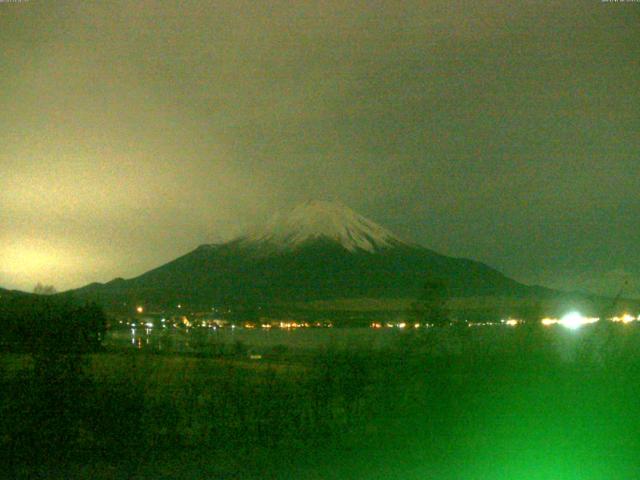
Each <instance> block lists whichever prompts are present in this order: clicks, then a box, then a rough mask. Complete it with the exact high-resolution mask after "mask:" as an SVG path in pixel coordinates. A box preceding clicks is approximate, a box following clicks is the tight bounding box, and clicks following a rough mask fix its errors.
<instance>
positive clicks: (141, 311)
mask: <svg viewBox="0 0 640 480" xmlns="http://www.w3.org/2000/svg"><path fill="white" fill-rule="evenodd" d="M136 312H138V313H143V312H144V307H142V306H138V307H136Z"/></svg>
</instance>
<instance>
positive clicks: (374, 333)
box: [105, 325, 632, 360]
mask: <svg viewBox="0 0 640 480" xmlns="http://www.w3.org/2000/svg"><path fill="white" fill-rule="evenodd" d="M521 328H522V327H510V326H493V327H485V328H466V329H455V328H444V329H428V330H424V329H422V330H421V331H418V330H415V331H414V330H413V329H411V330H409V331H407V330H404V331H403V330H400V329H374V328H305V329H294V330H288V329H245V328H235V329H233V328H171V327H162V326H161V327H155V328H150V327H146V328H139V327H138V328H131V329H129V330H124V329H122V330H113V331H111V332H109V333H108V335H107V337H106V341H105V346H107V347H111V348H119V349H122V348H124V349H127V348H134V349H137V350H144V351H149V352H158V353H159V352H166V353H184V354H205V355H214V356H215V355H226V354H234V355H238V354H242V355H246V356H248V357H249V358H257V357H258V356H260V355H262V354H269V353H273V352H280V353H283V352H288V353H303V352H310V351H314V350H318V349H322V348H337V349H342V348H347V347H348V348H363V349H368V350H381V349H385V348H390V347H401V348H404V347H407V346H411V347H412V348H413V349H415V347H416V346H417V347H418V349H420V348H423V349H425V351H426V350H428V351H429V352H430V353H431V354H433V353H438V352H439V353H442V354H451V353H452V354H460V353H464V351H466V350H467V349H475V348H477V347H481V348H482V350H483V351H485V352H487V353H491V351H492V350H494V351H497V350H499V349H500V348H504V347H505V345H508V344H511V345H513V341H514V339H515V337H514V336H516V337H517V336H518V335H519V332H520V339H522V338H523V337H522V335H521V334H522V333H524V332H525V331H524V330H520V329H521ZM630 328H632V327H631V326H625V327H623V328H622V330H621V331H620V332H619V334H617V335H614V337H610V336H609V335H607V334H604V332H600V331H598V330H597V329H596V328H595V327H594V326H593V325H589V326H585V327H583V328H581V329H579V330H571V329H565V328H562V327H560V326H557V327H550V328H545V329H544V331H545V332H544V337H539V338H538V339H537V341H543V342H545V343H548V344H549V346H550V347H551V348H552V349H554V350H555V351H556V352H557V353H558V354H559V356H560V357H561V358H562V359H564V360H571V359H574V358H575V357H576V355H583V354H584V350H585V349H587V350H589V351H592V353H593V352H596V351H597V350H598V349H602V348H609V349H610V348H614V349H615V348H616V346H615V345H614V344H615V343H616V342H624V341H625V340H624V339H625V337H626V334H625V331H626V332H627V333H630V330H629V329H630ZM611 338H614V341H613V343H611V342H612V340H611Z"/></svg>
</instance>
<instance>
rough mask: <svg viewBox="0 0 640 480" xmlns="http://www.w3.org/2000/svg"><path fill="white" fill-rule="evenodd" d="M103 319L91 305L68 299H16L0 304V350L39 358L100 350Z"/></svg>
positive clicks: (103, 325)
mask: <svg viewBox="0 0 640 480" xmlns="http://www.w3.org/2000/svg"><path fill="white" fill-rule="evenodd" d="M105 329H106V316H105V314H104V312H103V310H102V309H101V308H100V307H99V306H98V305H96V304H94V303H87V304H79V303H77V302H75V301H74V300H73V298H72V297H65V296H63V297H51V296H41V295H20V296H17V297H12V298H8V299H7V300H5V301H3V302H1V303H0V347H1V348H2V349H4V350H5V351H12V352H27V353H33V354H41V353H46V352H52V353H53V352H56V353H87V352H94V351H97V350H99V349H100V345H101V342H102V339H103V337H104V334H105Z"/></svg>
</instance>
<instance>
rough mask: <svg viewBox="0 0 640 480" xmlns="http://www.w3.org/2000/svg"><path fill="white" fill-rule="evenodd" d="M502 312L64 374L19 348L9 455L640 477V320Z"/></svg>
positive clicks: (285, 472) (119, 465)
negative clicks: (549, 324) (266, 355)
mask: <svg viewBox="0 0 640 480" xmlns="http://www.w3.org/2000/svg"><path fill="white" fill-rule="evenodd" d="M487 329H494V330H484V331H481V330H482V329H474V328H459V329H454V328H451V329H443V330H438V331H431V332H427V331H425V332H415V331H414V332H406V334H405V335H400V336H398V338H397V341H396V342H395V343H394V344H393V345H390V346H389V347H388V348H387V349H386V350H382V351H375V352H372V351H369V350H367V349H364V348H361V347H357V346H354V347H352V348H350V347H345V348H341V349H335V348H323V349H320V350H318V351H316V352H314V353H313V355H305V356H302V357H299V356H298V357H294V356H293V355H292V356H291V357H290V358H287V357H286V356H283V357H282V358H280V359H278V361H264V362H262V361H249V360H247V359H246V358H245V357H237V358H234V357H231V356H230V357H227V358H208V357H206V356H199V357H194V356H179V355H152V354H145V353H142V352H136V351H129V352H117V353H103V354H94V355H90V356H87V357H85V358H84V359H81V358H75V359H73V360H74V361H77V362H81V363H82V368H81V369H80V370H79V371H78V372H77V373H76V374H74V375H73V376H66V377H65V374H64V371H62V373H60V371H58V370H56V374H55V375H53V374H52V375H49V376H46V375H45V376H44V377H43V376H42V375H43V374H42V373H38V372H39V371H40V370H39V369H38V362H42V361H43V360H42V359H36V360H35V361H34V360H32V359H30V358H29V357H28V356H25V355H8V354H4V355H2V356H0V373H2V389H1V393H0V408H1V413H2V416H1V417H0V418H1V419H2V420H1V422H0V429H1V430H0V442H1V445H0V446H1V448H0V452H2V457H1V460H2V465H1V466H2V467H3V468H1V469H0V471H2V472H5V473H4V474H5V475H6V478H60V479H62V478H64V479H68V478H97V479H103V478H104V479H112V478H113V479H115V478H118V479H120V478H122V479H125V478H127V479H129V478H140V479H147V478H148V479H162V478H166V479H174V478H175V479H201V478H250V479H253V478H256V479H258V478H260V479H262V478H283V479H284V478H299V479H333V478H335V479H414V478H415V479H425V478H433V479H445V480H446V479H460V478H464V479H478V480H480V479H483V480H484V479H496V480H502V479H505V480H507V479H516V478H518V479H519V478H522V479H527V480H529V479H532V480H535V479H540V480H543V479H544V480H547V479H562V480H573V479H581V480H585V479H586V480H590V479H594V480H596V479H597V480H604V479H612V480H613V479H626V478H637V477H638V473H640V460H638V459H640V416H638V415H637V411H638V408H639V407H640V348H639V345H640V329H639V328H637V327H636V326H635V325H626V326H623V325H602V326H601V325H598V326H592V327H588V328H584V329H583V330H581V331H576V332H570V331H565V330H562V329H561V327H557V328H552V329H540V328H529V327H518V328H514V329H508V328H506V327H505V328H500V327H487ZM492 332H493V333H492ZM56 361H57V362H62V363H64V360H61V359H57V360H56ZM38 375H39V376H38ZM43 378H44V379H46V381H45V382H43V381H42V380H43Z"/></svg>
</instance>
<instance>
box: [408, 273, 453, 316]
mask: <svg viewBox="0 0 640 480" xmlns="http://www.w3.org/2000/svg"><path fill="white" fill-rule="evenodd" d="M448 300H449V291H448V288H447V285H446V283H445V282H444V280H441V279H437V278H430V279H428V280H427V281H426V282H425V284H424V287H423V288H422V292H421V293H420V296H419V297H418V299H417V300H416V301H415V302H414V304H413V310H414V313H415V315H416V317H417V320H418V321H419V322H425V323H431V324H433V325H439V326H442V325H447V324H448V323H449V308H448V306H447V303H448Z"/></svg>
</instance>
